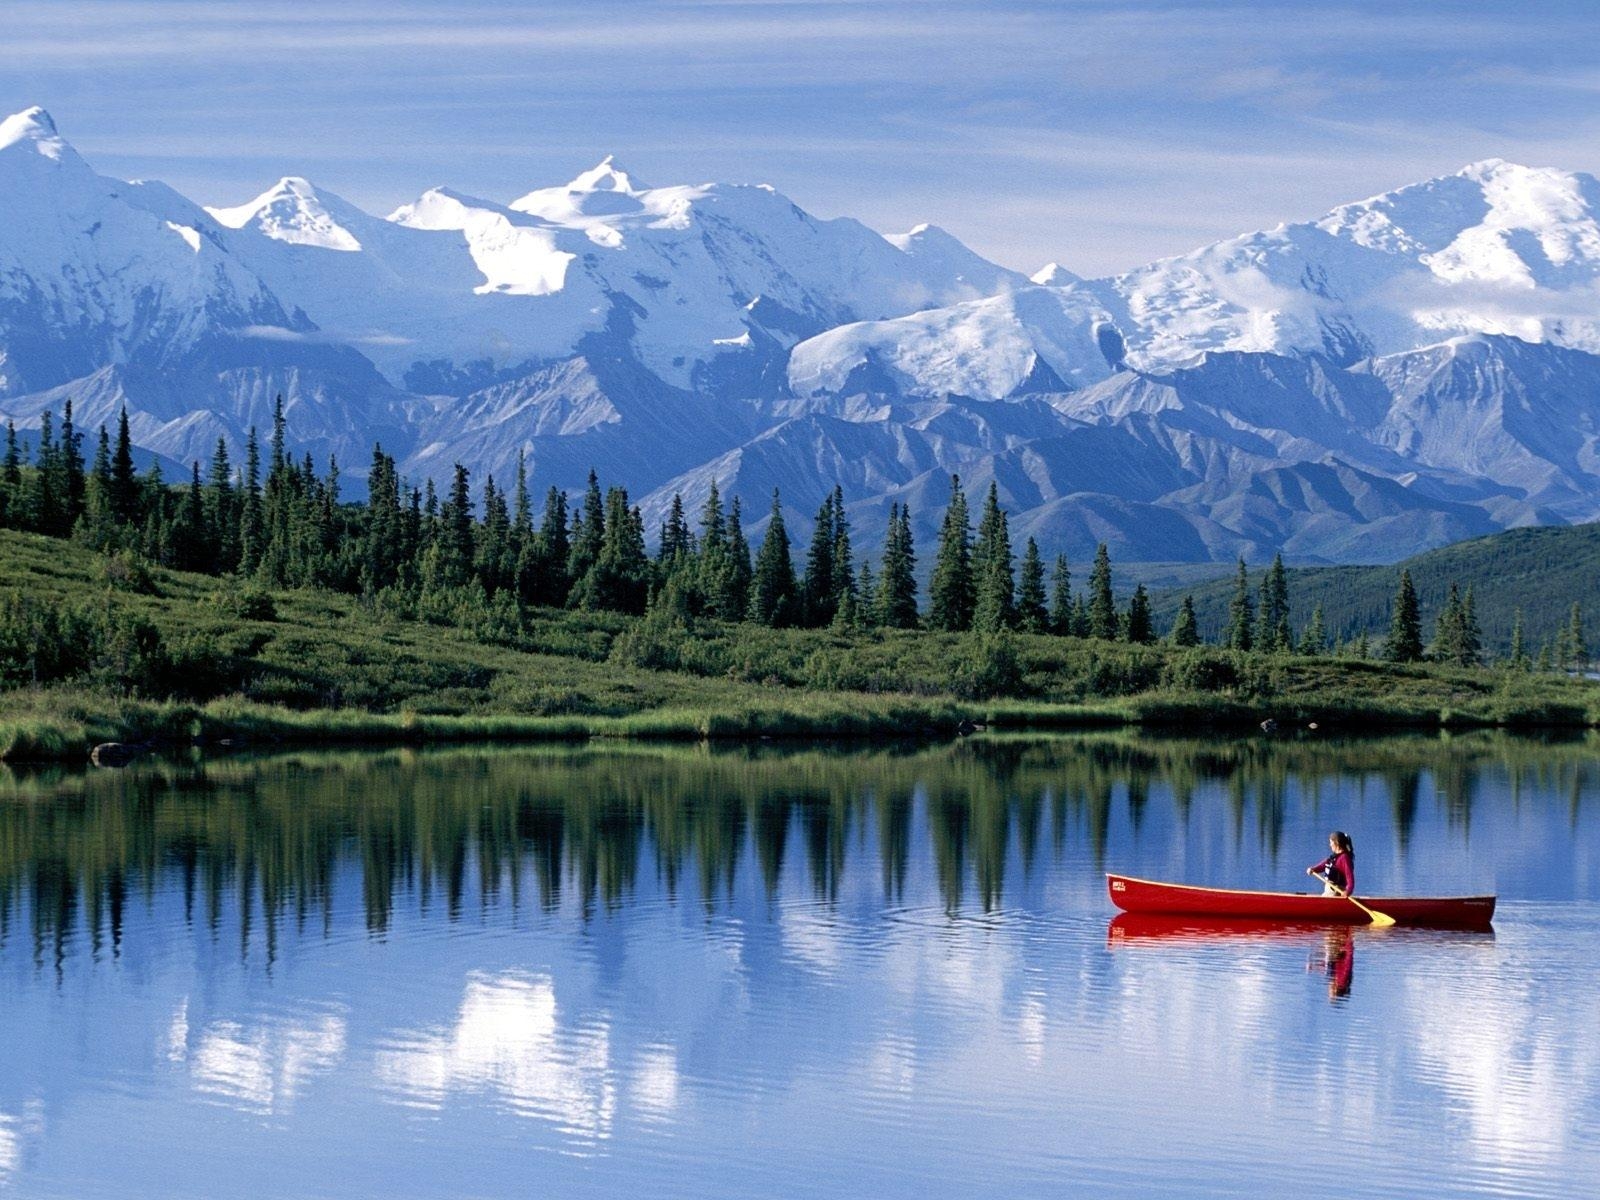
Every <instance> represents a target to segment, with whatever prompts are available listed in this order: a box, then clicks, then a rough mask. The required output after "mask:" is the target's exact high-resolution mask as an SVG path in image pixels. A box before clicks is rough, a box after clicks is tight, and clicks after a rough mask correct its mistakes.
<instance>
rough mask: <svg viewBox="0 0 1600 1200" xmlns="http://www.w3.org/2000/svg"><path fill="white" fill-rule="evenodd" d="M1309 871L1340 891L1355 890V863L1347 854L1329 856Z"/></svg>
mask: <svg viewBox="0 0 1600 1200" xmlns="http://www.w3.org/2000/svg"><path fill="white" fill-rule="evenodd" d="M1311 869H1312V870H1313V871H1315V872H1316V873H1317V874H1318V875H1321V876H1323V877H1324V878H1326V879H1328V880H1330V881H1331V882H1332V883H1333V885H1334V886H1335V887H1337V888H1339V889H1340V890H1341V891H1346V892H1354V891H1355V890H1356V863H1355V859H1354V858H1352V857H1351V856H1350V855H1349V854H1348V853H1340V854H1330V855H1328V857H1327V858H1325V859H1323V860H1322V861H1321V862H1319V863H1318V864H1317V865H1316V866H1314V867H1312V868H1311Z"/></svg>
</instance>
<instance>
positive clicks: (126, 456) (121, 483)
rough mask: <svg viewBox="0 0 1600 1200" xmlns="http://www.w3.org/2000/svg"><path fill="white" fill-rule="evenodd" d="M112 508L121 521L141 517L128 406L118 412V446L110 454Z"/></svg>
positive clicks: (131, 521) (131, 522)
mask: <svg viewBox="0 0 1600 1200" xmlns="http://www.w3.org/2000/svg"><path fill="white" fill-rule="evenodd" d="M110 509H112V514H115V517H117V520H120V522H125V523H128V525H133V523H134V522H136V520H138V517H139V478H138V475H136V474H134V469H133V437H131V435H130V434H128V406H126V405H123V408H122V411H120V413H118V414H117V448H115V450H114V451H112V456H110Z"/></svg>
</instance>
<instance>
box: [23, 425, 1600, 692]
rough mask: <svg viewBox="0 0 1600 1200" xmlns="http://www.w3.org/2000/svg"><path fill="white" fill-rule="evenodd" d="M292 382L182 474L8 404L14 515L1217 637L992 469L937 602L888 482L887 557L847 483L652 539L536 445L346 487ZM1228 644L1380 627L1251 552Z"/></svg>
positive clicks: (423, 589) (411, 597)
mask: <svg viewBox="0 0 1600 1200" xmlns="http://www.w3.org/2000/svg"><path fill="white" fill-rule="evenodd" d="M287 434H288V428H287V421H286V418H285V414H284V407H283V401H282V398H281V397H280V398H279V399H278V401H277V403H276V404H275V406H274V412H273V418H272V428H271V431H270V435H269V438H268V443H267V447H266V454H265V457H264V458H263V455H262V452H261V447H260V444H259V440H258V437H257V433H256V430H255V429H254V428H252V429H251V430H250V432H249V435H248V437H247V439H246V443H245V452H244V462H243V463H242V464H236V463H234V462H233V460H232V459H231V457H230V455H229V452H228V447H227V444H226V442H225V441H224V440H223V439H221V438H219V439H218V441H217V444H216V448H215V451H214V452H213V454H212V456H211V461H210V463H209V465H208V467H207V469H206V470H205V471H204V472H203V473H202V470H201V467H200V464H199V463H198V462H196V463H194V464H192V467H191V471H190V474H189V478H188V480H187V481H179V482H169V481H168V480H166V479H165V478H164V477H163V475H162V472H161V469H160V466H159V464H155V465H153V466H152V467H151V468H150V469H149V470H147V471H145V472H143V473H140V472H138V471H137V470H136V468H135V464H134V458H133V445H132V439H131V435H130V431H129V425H128V416H127V412H126V410H123V411H122V412H121V413H120V414H119V418H118V421H117V428H116V433H115V435H114V436H112V435H111V434H110V433H109V432H108V431H107V430H106V429H105V428H104V427H101V428H100V429H99V430H98V434H97V438H96V441H95V449H94V453H93V455H92V456H90V457H87V458H86V456H85V453H84V446H83V443H84V437H85V435H84V432H83V431H82V430H81V429H80V428H79V427H78V426H77V425H76V424H75V422H74V419H73V411H72V404H71V401H70V400H69V401H68V402H67V403H66V405H65V408H64V410H63V412H62V415H61V418H60V420H59V423H58V422H57V421H56V419H55V418H54V416H53V414H51V413H48V412H46V413H44V414H43V415H42V417H41V421H40V429H39V438H38V445H37V448H36V450H35V452H34V453H33V454H32V455H29V454H26V453H24V451H23V449H22V447H21V444H20V442H19V439H18V436H17V431H16V428H15V425H14V424H13V423H9V422H8V424H7V429H6V445H5V454H4V458H3V460H0V526H5V527H10V528H14V529H21V530H26V531H31V532H35V533H40V534H45V535H47V536H51V537H59V538H73V539H75V540H77V541H79V542H81V543H84V544H86V545H89V546H91V547H93V548H95V549H97V550H100V551H103V552H105V553H107V554H110V555H114V556H121V557H122V558H123V559H124V560H129V559H132V560H137V561H141V562H142V561H149V562H154V563H158V564H161V565H163V566H168V567H172V568H175V569H179V570H186V571H197V572H203V573H208V574H213V575H219V576H235V577H238V578H241V579H244V580H248V581H251V582H254V583H257V584H259V585H260V586H262V587H280V588H300V587H312V588H325V589H331V590H335V591H340V592H345V593H351V594H357V595H363V596H369V597H372V598H374V600H375V601H376V602H381V603H384V604H387V605H390V606H392V607H395V608H397V609H401V610H403V611H405V612H406V613H407V615H412V616H418V617H421V618H423V619H430V620H445V621H449V620H459V619H461V618H462V617H463V616H474V615H476V616H479V617H481V616H482V615H483V614H485V613H487V614H490V615H491V616H493V617H495V618H496V619H500V620H504V621H506V622H509V623H512V624H515V623H517V622H519V621H520V617H521V614H522V612H523V610H525V609H527V608H530V607H553V608H562V607H568V608H578V609H585V610H601V611H615V612H622V613H634V614H639V613H645V612H647V611H663V612H667V613H670V614H674V615H682V616H686V617H690V618H694V617H710V618H716V619H720V620H724V621H750V622H754V623H757V624H760V625H765V626H771V627H812V628H815V627H824V626H839V627H844V628H863V627H884V628H891V629H915V628H924V629H930V630H940V631H949V632H961V631H967V630H972V631H977V632H980V633H990V634H995V633H1000V632H1002V631H1010V630H1015V631H1019V632H1026V633H1039V634H1054V635H1058V636H1070V637H1091V638H1102V639H1107V640H1119V641H1123V642H1128V643H1134V644H1150V643H1154V642H1156V641H1158V640H1162V638H1163V636H1164V639H1165V640H1166V641H1167V642H1169V643H1170V644H1173V645H1176V646H1180V647H1187V646H1199V645H1201V644H1202V641H1203V639H1202V636H1201V632H1200V629H1199V625H1198V621H1197V619H1196V614H1195V608H1194V603H1193V599H1192V597H1185V598H1184V601H1183V603H1182V605H1181V606H1180V608H1179V610H1178V613H1177V616H1176V619H1175V620H1174V622H1173V624H1172V626H1171V628H1170V629H1168V630H1167V631H1165V634H1164V635H1163V634H1162V633H1160V632H1158V631H1157V630H1156V629H1155V627H1154V621H1153V616H1152V610H1151V601H1150V596H1149V594H1148V593H1147V591H1146V589H1145V587H1144V585H1143V584H1139V585H1138V586H1137V587H1135V589H1134V590H1133V592H1132V594H1131V596H1130V597H1129V598H1128V600H1127V602H1126V604H1124V605H1119V604H1118V602H1117V599H1116V596H1115V592H1114V589H1113V577H1112V563H1111V558H1110V555H1109V552H1108V550H1107V547H1106V545H1105V543H1101V544H1100V545H1099V546H1098V548H1097V550H1096V552H1095V556H1094V560H1093V562H1092V564H1091V566H1090V570H1089V575H1088V579H1087V582H1086V584H1085V585H1083V586H1081V587H1076V588H1075V587H1074V581H1073V578H1072V572H1071V570H1070V568H1069V565H1068V562H1067V559H1066V557H1065V556H1064V555H1056V556H1055V557H1054V559H1053V561H1052V562H1051V563H1050V564H1049V565H1048V566H1047V564H1046V562H1045V559H1044V556H1043V555H1042V553H1041V551H1040V548H1039V546H1038V544H1037V542H1036V541H1035V539H1034V538H1032V537H1029V538H1027V539H1026V541H1025V543H1024V546H1023V548H1022V552H1021V555H1020V558H1019V556H1018V554H1017V552H1016V549H1015V547H1014V545H1013V542H1012V539H1011V533H1010V526H1009V518H1008V515H1007V513H1006V511H1005V509H1003V508H1002V507H1001V505H1000V502H999V493H998V489H997V487H996V486H995V484H993V483H991V484H990V485H989V488H988V490H987V493H986V494H985V496H984V499H983V502H982V505H981V507H980V510H979V514H978V519H977V523H976V526H975V527H974V524H973V521H972V514H971V506H970V504H969V500H968V497H967V494H966V492H965V491H964V489H963V487H962V483H961V480H960V478H959V477H958V476H952V477H951V481H950V501H949V504H948V505H947V507H946V508H945V511H944V514H943V519H942V522H941V525H940V532H939V536H938V541H937V545H936V546H935V548H934V559H933V564H932V571H931V575H930V582H929V587H928V591H927V595H926V602H925V603H924V602H923V598H922V597H920V596H919V593H918V587H917V583H916V568H917V561H918V559H917V554H918V551H917V547H916V545H915V541H914V538H913V536H912V527H911V509H910V505H909V504H906V503H900V502H895V503H893V504H891V506H890V509H889V513H888V521H887V528H886V531H885V538H884V543H883V545H884V548H883V552H882V554H881V555H880V556H879V559H878V562H877V566H876V570H874V566H873V564H872V562H871V561H870V560H869V559H868V558H867V556H865V555H859V554H857V552H856V551H855V550H854V548H853V542H852V530H851V525H850V521H849V518H848V516H847V514H846V509H845V503H844V495H843V492H842V490H841V489H839V488H837V487H835V488H834V489H833V490H832V492H830V493H829V494H828V496H827V497H826V498H825V500H824V501H823V503H822V505H821V507H820V508H819V509H818V511H817V514H816V517H815V520H814V522H813V525H812V529H811V533H810V538H809V541H808V543H807V545H806V547H805V552H804V555H803V557H802V558H801V559H800V567H799V569H798V570H797V569H796V557H795V553H794V546H793V544H792V542H791V540H790V537H789V532H788V529H787V527H786V524H785V519H784V513H783V507H782V502H781V498H780V496H779V494H778V493H777V491H776V490H775V491H774V492H773V495H772V500H771V508H770V510H769V517H768V524H767V529H766V532H765V535H764V537H763V538H762V540H761V543H760V546H759V547H757V548H755V549H754V550H752V546H751V543H750V541H749V539H748V538H747V536H746V534H745V528H744V527H745V521H746V514H745V512H744V511H743V508H742V505H741V502H740V500H739V498H738V497H734V498H732V499H731V500H728V501H725V500H724V498H723V496H722V494H721V493H720V491H719V490H718V488H717V485H716V484H715V483H713V484H712V485H711V487H710V490H709V494H708V495H707V498H706V500H705V502H704V503H703V504H702V506H701V508H700V511H699V512H698V513H697V514H695V515H694V517H693V518H692V519H691V517H690V514H689V513H688V512H687V511H686V510H685V506H684V503H683V499H682V497H681V496H679V495H674V497H673V499H672V503H671V506H670V509H669V511H668V514H667V517H666V518H665V520H664V521H663V522H662V524H661V526H660V528H659V530H658V536H657V539H656V540H657V550H656V552H655V554H654V555H653V556H652V555H651V554H650V552H649V550H648V548H647V542H646V534H645V526H644V519H643V517H642V515H641V512H640V509H639V507H638V506H637V505H635V504H634V503H632V501H631V499H630V497H629V495H628V492H627V490H626V489H625V488H622V487H618V486H611V487H607V488H605V489H603V490H602V488H601V485H600V481H599V479H598V477H597V476H596V475H595V473H594V472H592V471H591V472H590V474H589V478H588V481H587V485H586V487H585V489H584V491H583V494H582V495H581V497H579V498H578V499H577V500H576V502H571V501H569V498H568V496H567V494H566V493H565V492H564V491H563V490H562V489H560V488H557V487H554V486H552V487H549V488H548V489H547V490H546V491H545V493H544V496H543V498H542V504H540V505H539V506H538V507H537V510H536V506H535V502H534V497H533V495H532V493H531V491H530V488H529V480H528V473H527V470H526V467H525V464H524V462H523V460H522V459H521V458H520V456H519V459H518V463H517V467H516V469H515V472H514V474H513V477H512V480H511V481H510V484H509V486H503V485H501V484H499V483H497V482H496V480H495V478H494V477H493V475H489V476H487V477H486V478H485V480H484V482H483V484H482V487H481V489H479V490H478V492H477V495H476V496H474V492H473V487H472V479H471V476H470V474H469V472H468V471H467V469H466V468H465V467H464V466H461V465H460V464H457V465H456V466H455V467H454V469H453V472H452V474H451V478H450V483H449V486H448V487H447V488H446V489H445V491H444V494H443V495H440V494H439V493H438V492H437V491H436V489H435V486H434V483H433V482H432V480H427V481H425V482H424V483H423V485H422V486H420V487H418V486H413V485H411V484H409V483H408V482H407V481H406V480H404V479H403V478H402V477H401V475H400V473H399V471H398V468H397V465H396V462H395V460H394V458H393V457H391V456H390V455H388V454H386V453H385V452H384V450H383V448H382V446H381V445H375V446H374V447H373V452H372V459H371V462H370V464H369V467H368V471H367V497H366V501H365V503H344V502H341V500H340V476H339V466H338V463H337V462H336V461H335V460H332V459H330V460H329V462H328V464H327V467H326V468H325V469H324V470H322V471H320V472H319V471H318V469H317V468H316V466H315V465H314V463H313V462H312V460H311V458H310V456H309V455H307V456H304V457H302V458H300V459H296V458H295V457H294V456H293V455H292V454H291V453H290V451H289V449H288V441H287ZM1392 611H1393V621H1392V626H1391V629H1390V632H1389V636H1388V638H1387V639H1386V640H1385V642H1384V644H1383V647H1382V653H1383V655H1384V657H1386V658H1387V659H1389V660H1390V661H1394V662H1413V661H1419V660H1421V659H1423V658H1424V657H1429V658H1432V659H1435V660H1438V661H1443V662H1448V663H1453V664H1456V665H1463V666H1466V665H1472V664H1476V663H1478V662H1481V661H1482V657H1483V646H1482V636H1481V633H1480V632H1479V629H1478V624H1477V617H1476V613H1475V608H1474V597H1473V593H1472V589H1471V588H1470V587H1468V588H1467V589H1466V590H1465V592H1464V593H1463V592H1460V591H1459V590H1455V589H1453V590H1452V593H1451V599H1450V603H1449V604H1448V605H1447V607H1446V609H1445V611H1444V613H1443V614H1441V616H1440V618H1439V621H1438V623H1437V628H1436V629H1435V631H1434V638H1433V642H1432V645H1431V647H1430V646H1425V645H1424V642H1423V636H1422V630H1421V623H1420V617H1419V615H1418V610H1417V600H1416V593H1415V590H1414V589H1413V588H1412V587H1411V581H1410V576H1409V574H1408V573H1406V572H1402V574H1401V577H1400V582H1399V587H1398V590H1397V592H1396V595H1395V600H1394V604H1393V609H1392ZM1221 644H1222V645H1224V646H1225V647H1227V648H1230V649H1233V650H1237V651H1241V652H1256V653H1266V654H1280V653H1299V654H1307V655H1316V654H1326V653H1329V652H1330V651H1333V652H1338V653H1343V654H1347V655H1352V656H1356V657H1368V656H1370V654H1371V652H1372V650H1371V647H1370V645H1369V644H1368V643H1367V639H1366V637H1365V635H1362V636H1361V637H1359V638H1358V639H1357V640H1356V641H1354V642H1352V643H1346V644H1341V645H1337V646H1330V644H1329V639H1328V635H1327V631H1326V628H1325V622H1324V620H1323V614H1322V610H1321V608H1320V607H1319V608H1317V609H1315V610H1314V611H1313V612H1312V613H1311V615H1310V618H1309V619H1308V620H1307V621H1306V622H1305V623H1304V624H1303V625H1302V626H1300V627H1299V628H1296V627H1295V625H1294V623H1293V621H1292V614H1291V609H1290V597H1289V588H1288V582H1287V575H1286V572H1285V569H1284V565H1283V561H1282V558H1281V556H1280V557H1275V558H1274V559H1273V562H1272V563H1271V565H1270V566H1269V567H1268V568H1267V569H1266V570H1265V571H1264V572H1263V573H1262V575H1261V577H1260V581H1259V584H1257V585H1252V582H1251V580H1250V577H1249V572H1248V568H1247V567H1246V565H1245V563H1244V561H1243V559H1241V560H1240V562H1239V565H1238V572H1237V576H1236V585H1235V593H1234V596H1233V599H1232V602H1231V604H1230V606H1229V611H1228V622H1227V626H1226V628H1225V630H1224V631H1223V635H1222V639H1221ZM1587 660H1588V650H1587V645H1586V642H1585V639H1584V634H1583V627H1582V614H1581V610H1580V609H1579V607H1578V606H1577V605H1574V606H1573V608H1572V611H1571V615H1570V620H1569V621H1568V623H1567V626H1566V628H1565V629H1564V630H1563V631H1562V633H1561V636H1560V637H1559V638H1557V639H1556V640H1555V641H1554V642H1552V643H1547V644H1546V645H1545V646H1544V647H1543V648H1542V649H1541V650H1540V651H1539V653H1538V655H1537V656H1535V655H1534V654H1532V653H1530V652H1529V651H1528V649H1527V647H1526V646H1525V645H1524V643H1523V638H1522V634H1521V625H1520V620H1519V622H1518V625H1517V635H1516V637H1515V638H1514V645H1513V650H1512V655H1511V665H1514V666H1518V667H1532V666H1535V665H1539V666H1543V667H1561V668H1565V667H1570V666H1574V665H1577V664H1580V663H1584V662H1587Z"/></svg>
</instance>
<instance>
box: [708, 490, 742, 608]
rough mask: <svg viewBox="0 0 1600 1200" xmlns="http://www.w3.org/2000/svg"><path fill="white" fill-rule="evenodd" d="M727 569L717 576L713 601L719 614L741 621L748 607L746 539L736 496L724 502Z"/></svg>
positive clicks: (740, 507) (740, 509) (740, 508)
mask: <svg viewBox="0 0 1600 1200" xmlns="http://www.w3.org/2000/svg"><path fill="white" fill-rule="evenodd" d="M726 537H727V548H726V550H725V551H724V553H725V554H726V555H727V559H728V569H727V570H726V571H725V572H724V573H723V574H722V575H721V576H720V577H719V578H718V580H717V586H716V591H715V593H714V594H713V597H712V599H713V601H714V603H715V606H716V612H717V615H718V616H719V617H721V618H722V619H723V620H725V621H742V620H744V618H745V614H746V612H747V611H748V609H749V607H750V577H751V566H750V543H749V542H747V541H746V540H745V536H744V512H743V508H742V506H741V505H740V503H739V497H737V496H735V497H734V498H733V503H732V504H730V505H729V506H728V521H727V529H726Z"/></svg>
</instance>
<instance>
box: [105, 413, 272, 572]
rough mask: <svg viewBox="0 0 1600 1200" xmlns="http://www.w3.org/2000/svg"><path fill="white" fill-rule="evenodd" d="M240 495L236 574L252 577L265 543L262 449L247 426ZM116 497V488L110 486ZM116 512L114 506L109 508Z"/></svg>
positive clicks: (251, 428) (253, 432)
mask: <svg viewBox="0 0 1600 1200" xmlns="http://www.w3.org/2000/svg"><path fill="white" fill-rule="evenodd" d="M243 489H244V490H243V495H242V496H241V497H240V511H239V570H240V571H242V572H244V573H245V574H253V573H254V572H255V571H256V570H257V569H258V568H259V567H260V565H261V555H262V551H263V549H264V544H265V541H266V530H265V529H264V528H263V523H262V514H261V446H260V444H259V443H258V442H257V441H256V427H255V426H254V425H252V426H250V433H249V436H248V437H246V438H245V443H244V480H243ZM111 490H112V494H113V496H114V495H115V492H116V484H115V483H114V482H113V484H112V489H111ZM112 508H113V511H115V502H114V501H113V505H112Z"/></svg>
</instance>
